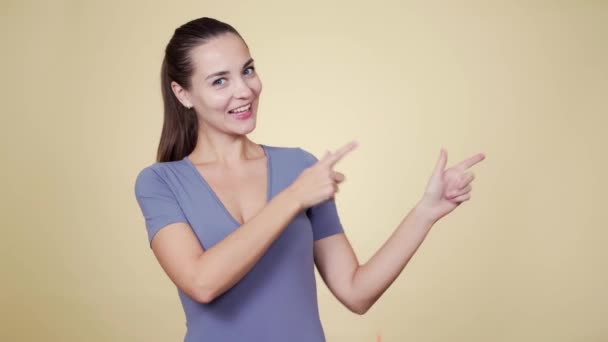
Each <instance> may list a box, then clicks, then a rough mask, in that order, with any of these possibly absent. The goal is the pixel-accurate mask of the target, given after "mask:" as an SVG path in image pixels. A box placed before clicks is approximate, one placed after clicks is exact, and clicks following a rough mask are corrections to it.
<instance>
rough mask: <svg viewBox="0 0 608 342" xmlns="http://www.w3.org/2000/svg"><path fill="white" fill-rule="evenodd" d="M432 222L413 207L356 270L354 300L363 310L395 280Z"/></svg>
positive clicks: (353, 285)
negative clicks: (382, 243) (386, 238)
mask: <svg viewBox="0 0 608 342" xmlns="http://www.w3.org/2000/svg"><path fill="white" fill-rule="evenodd" d="M433 224H434V222H433V221H432V220H431V219H429V218H428V217H427V215H425V214H424V213H423V212H421V211H420V210H419V209H418V207H414V208H413V209H412V210H411V211H410V212H409V213H408V214H407V216H406V217H405V218H404V219H403V220H402V221H401V223H400V224H399V226H398V227H397V229H395V231H394V232H393V234H392V235H391V236H390V238H389V239H388V240H387V241H386V242H385V243H384V245H383V246H382V247H381V248H380V249H379V250H378V251H377V252H376V253H375V254H374V255H373V256H372V258H371V259H369V260H368V261H367V262H366V263H365V264H363V265H361V266H359V267H358V268H357V269H356V271H355V273H354V276H353V280H352V291H353V292H352V294H353V296H354V298H356V300H355V302H356V303H358V305H359V306H360V307H363V309H362V311H366V310H367V309H368V308H369V307H371V306H372V305H373V304H374V303H375V302H376V300H378V298H380V296H381V295H382V294H383V293H384V291H386V289H387V288H388V287H389V286H390V285H391V284H392V283H393V281H395V279H396V278H397V277H398V276H399V274H400V273H401V271H402V270H403V269H404V268H405V266H406V265H407V263H408V262H409V260H410V259H411V258H412V256H413V255H414V253H415V252H416V250H417V249H418V247H419V246H420V244H422V241H424V239H425V237H426V235H427V233H428V232H429V231H430V229H431V227H432V226H433Z"/></svg>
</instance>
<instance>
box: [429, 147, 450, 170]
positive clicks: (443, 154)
mask: <svg viewBox="0 0 608 342" xmlns="http://www.w3.org/2000/svg"><path fill="white" fill-rule="evenodd" d="M447 162H448V152H447V151H446V150H445V149H444V148H441V151H440V152H439V159H438V160H437V163H436V164H435V170H434V171H433V174H435V176H440V175H442V174H443V170H444V169H445V164H446V163H447Z"/></svg>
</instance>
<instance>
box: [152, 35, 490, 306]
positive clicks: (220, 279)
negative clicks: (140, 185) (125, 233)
mask: <svg viewBox="0 0 608 342" xmlns="http://www.w3.org/2000/svg"><path fill="white" fill-rule="evenodd" d="M192 57H193V61H194V63H195V74H194V75H193V77H192V82H191V83H192V86H191V88H189V89H186V88H183V87H182V86H180V85H179V84H177V83H175V82H173V84H172V88H173V91H174V94H175V95H176V97H177V98H178V99H179V101H180V102H181V103H182V104H183V105H184V106H186V107H190V106H193V107H194V109H195V110H196V113H197V116H198V118H199V135H198V136H199V138H198V142H197V145H196V148H195V149H194V151H193V152H192V153H191V154H190V155H189V156H188V158H189V159H190V160H191V161H193V163H194V164H195V165H197V167H198V168H199V169H200V170H201V171H204V172H203V173H204V174H205V178H206V179H207V181H208V182H209V183H211V185H212V188H214V189H215V190H216V193H217V194H218V197H220V199H221V200H222V202H223V203H224V205H225V206H226V207H227V209H228V211H229V212H230V213H232V215H233V217H235V218H237V219H238V220H239V221H240V222H241V223H242V226H241V227H239V229H237V230H235V231H234V232H233V233H231V234H229V235H228V236H227V237H226V238H225V239H223V240H222V241H220V242H218V243H217V244H216V245H214V246H213V247H211V248H210V249H209V250H207V251H203V250H202V248H201V246H200V244H199V243H198V240H197V238H196V237H195V236H194V234H193V233H192V229H191V228H190V227H189V226H188V224H186V223H182V222H180V223H174V224H171V225H169V226H170V227H167V229H161V230H160V231H159V232H158V233H157V234H156V236H155V238H154V239H153V240H152V249H153V250H154V253H155V255H156V257H157V258H158V260H159V262H160V264H161V266H162V267H163V269H164V270H165V271H166V272H167V274H168V275H169V277H170V278H171V279H172V281H173V282H174V283H175V284H176V285H177V286H178V287H180V288H181V289H182V290H183V291H184V292H185V293H187V294H188V295H190V296H191V297H192V298H195V299H196V300H198V301H200V302H202V303H209V302H211V301H213V300H214V299H215V298H216V297H217V296H219V295H221V294H222V293H223V292H225V291H226V290H227V289H229V288H230V287H231V286H233V285H234V284H235V283H236V282H238V281H239V280H240V279H241V278H242V277H243V276H244V275H245V274H246V273H247V272H248V271H249V270H250V269H251V267H253V265H254V264H255V263H256V262H257V261H258V260H259V258H260V257H261V256H262V255H263V254H264V253H265V251H266V249H267V248H268V246H269V245H270V244H271V243H272V242H273V241H274V240H275V239H276V238H277V237H278V236H280V233H281V232H282V230H283V229H284V228H285V226H286V225H287V224H288V223H289V222H290V221H291V220H292V219H293V217H294V216H295V215H296V214H297V212H299V211H300V210H303V209H304V208H307V207H309V206H311V205H314V204H316V203H320V201H323V200H326V199H328V198H332V197H334V196H335V193H337V192H338V190H339V189H338V186H339V185H340V184H341V183H342V182H343V181H344V180H345V176H344V175H343V174H342V173H340V172H337V171H335V170H334V168H335V165H336V164H337V163H338V162H339V161H340V160H342V158H344V157H345V156H346V155H348V154H349V153H350V152H351V151H353V150H354V149H355V148H356V147H357V146H358V143H357V142H354V141H353V142H350V143H348V144H346V145H345V146H343V147H341V148H340V149H338V150H336V151H335V152H329V151H328V152H327V153H325V155H324V156H323V157H322V158H321V159H320V160H319V161H318V162H317V163H315V164H314V165H312V166H311V167H309V168H307V169H305V170H304V171H303V172H302V174H301V175H300V176H299V177H298V178H297V179H296V180H295V181H294V183H293V184H291V185H290V186H289V187H288V188H287V189H286V190H285V191H283V192H281V193H280V194H278V195H277V196H276V197H275V198H273V199H272V200H271V201H270V202H269V203H266V204H265V202H264V198H263V197H262V195H261V194H263V193H264V191H265V189H266V188H265V186H261V185H260V184H265V174H264V173H263V172H260V170H264V167H265V162H264V154H263V150H261V147H260V146H258V145H257V144H255V143H253V142H252V141H251V140H249V139H248V137H247V134H248V133H250V132H251V131H253V130H254V129H255V122H256V118H257V107H258V99H259V96H260V93H261V90H262V84H261V82H260V80H259V78H258V76H257V74H256V73H255V71H253V72H252V70H251V69H249V66H251V64H246V65H244V64H245V63H246V62H247V61H249V60H250V58H251V56H250V54H249V50H248V48H247V47H246V45H245V43H244V42H243V41H242V40H241V39H240V38H239V37H238V36H236V35H233V34H225V35H222V36H220V37H217V38H214V39H212V40H211V41H209V42H207V43H205V44H203V45H201V46H199V47H197V48H195V49H194V50H193V53H192ZM217 71H227V74H226V75H223V76H217V77H211V78H207V76H208V75H209V74H213V73H215V72H217ZM246 103H252V110H253V113H252V114H253V115H252V116H251V117H250V118H249V119H247V120H236V119H234V118H233V117H231V116H230V115H229V114H228V113H227V112H228V110H230V109H232V108H235V107H238V106H241V105H243V104H246ZM484 159H485V155H484V154H482V153H478V154H476V155H474V156H472V157H470V158H467V159H465V160H463V161H461V162H460V163H458V164H456V165H455V166H452V167H450V168H448V169H446V164H447V152H446V151H445V150H444V149H441V152H440V156H439V159H438V161H437V163H436V165H435V169H434V170H433V173H432V175H431V177H430V179H429V181H428V184H427V186H426V189H425V191H424V194H423V196H421V198H420V200H419V201H418V202H417V204H416V205H415V206H414V208H413V209H412V210H411V211H410V212H409V213H408V214H407V215H406V216H405V217H404V219H403V220H402V221H401V223H400V224H399V225H398V226H397V227H396V228H395V230H394V231H393V233H392V234H391V236H390V237H389V238H388V239H387V240H386V242H385V243H384V244H383V245H382V246H381V247H380V248H379V249H378V250H377V251H376V252H375V254H374V255H373V256H372V257H371V258H370V259H369V260H368V261H367V262H366V263H364V264H360V263H359V261H358V260H357V257H356V255H355V253H354V251H353V249H352V246H351V244H350V242H349V241H348V239H347V237H346V235H345V234H344V233H341V234H335V235H331V236H329V237H326V238H323V239H320V240H317V241H315V243H314V258H315V264H316V267H317V268H318V270H319V273H320V275H321V277H322V278H323V280H324V282H325V283H326V284H327V286H328V288H329V289H330V291H331V292H332V293H333V294H334V296H335V297H336V298H337V299H338V300H339V301H340V302H341V303H343V304H344V305H345V306H346V307H347V308H348V309H350V310H351V311H352V312H355V313H357V314H363V313H365V312H367V310H369V308H370V307H371V306H372V305H373V304H374V303H375V302H376V301H377V300H378V299H379V298H380V296H381V295H382V294H383V293H384V292H385V291H386V289H387V288H388V287H389V286H390V285H391V284H392V283H393V281H394V280H395V279H396V278H397V276H398V275H399V274H400V273H401V271H402V270H403V269H404V267H405V266H406V265H407V263H408V261H409V260H410V259H411V257H412V256H413V255H414V253H415V252H416V250H417V249H418V247H419V246H420V244H421V243H422V241H423V240H424V238H425V237H426V235H427V234H428V232H429V231H430V229H431V227H432V226H433V225H434V224H435V222H437V221H438V220H440V219H441V218H443V217H445V216H446V215H448V214H449V213H450V212H452V211H453V210H454V209H455V208H457V207H458V206H459V205H460V204H461V203H462V202H464V201H467V200H469V199H470V193H471V190H472V185H471V183H472V181H473V179H474V175H473V173H472V172H470V171H468V170H469V169H470V168H471V167H472V166H474V165H475V164H477V163H479V162H480V161H482V160H484ZM251 175H253V176H252V177H253V178H247V177H251ZM256 179H257V180H256ZM244 180H246V181H244ZM232 183H235V184H238V186H237V188H239V191H240V193H239V196H238V197H235V198H230V197H229V196H228V195H226V194H227V193H228V192H230V191H229V190H230V189H229V184H232ZM248 184H249V187H247V185H248ZM251 184H254V185H253V186H252V185H251ZM255 184H257V187H256V185H255Z"/></svg>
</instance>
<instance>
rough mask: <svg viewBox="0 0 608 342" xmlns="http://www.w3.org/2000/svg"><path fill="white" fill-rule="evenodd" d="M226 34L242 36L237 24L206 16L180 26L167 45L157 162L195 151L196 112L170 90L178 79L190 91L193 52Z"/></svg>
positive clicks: (163, 72)
mask: <svg viewBox="0 0 608 342" xmlns="http://www.w3.org/2000/svg"><path fill="white" fill-rule="evenodd" d="M226 33H233V34H236V35H237V36H239V37H240V38H241V39H243V38H242V37H241V35H240V34H239V33H238V32H237V31H236V29H234V27H232V26H230V25H228V24H226V23H223V22H221V21H219V20H216V19H213V18H208V17H203V18H199V19H195V20H192V21H190V22H188V23H186V24H184V25H182V26H180V27H178V28H177V29H176V30H175V32H174V33H173V37H171V40H170V41H169V43H168V44H167V47H166V48H165V57H164V58H163V63H162V67H161V74H160V78H161V91H162V95H163V104H164V119H163V120H164V121H163V129H162V133H161V137H160V143H159V145H158V151H157V155H156V161H157V162H167V161H175V160H181V159H183V158H184V157H185V156H187V155H188V154H190V153H191V152H192V151H193V150H194V147H195V146H196V141H197V138H198V119H197V116H196V112H195V111H194V109H188V108H186V107H184V106H183V105H182V104H181V102H179V100H178V99H177V97H176V96H175V94H174V93H173V90H172V89H171V82H172V81H175V82H177V83H178V84H179V85H181V86H182V87H183V88H184V89H187V90H189V89H190V88H191V82H190V79H191V77H192V74H193V73H194V63H193V61H192V58H191V55H190V52H191V51H192V49H194V48H195V47H197V46H199V45H201V44H204V43H206V42H207V41H209V40H210V39H212V38H215V37H217V36H220V35H222V34H226ZM243 41H244V40H243ZM245 45H246V44H245Z"/></svg>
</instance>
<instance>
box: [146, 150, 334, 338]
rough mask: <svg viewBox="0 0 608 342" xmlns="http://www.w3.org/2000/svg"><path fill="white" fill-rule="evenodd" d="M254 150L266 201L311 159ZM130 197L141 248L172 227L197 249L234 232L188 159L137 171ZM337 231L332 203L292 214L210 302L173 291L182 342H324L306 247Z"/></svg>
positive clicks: (304, 153) (295, 153)
mask: <svg viewBox="0 0 608 342" xmlns="http://www.w3.org/2000/svg"><path fill="white" fill-rule="evenodd" d="M261 146H262V148H263V149H264V153H265V154H266V158H267V167H268V172H267V175H268V180H267V181H268V182H267V202H269V201H270V200H271V199H272V198H273V197H274V196H276V195H277V194H278V193H280V192H281V191H283V190H284V189H285V188H286V187H287V186H289V185H290V184H291V183H293V181H295V179H296V178H297V177H298V176H299V175H300V173H301V172H302V171H303V170H304V169H305V168H307V167H309V166H311V165H312V164H313V163H315V162H316V161H317V160H318V159H317V158H316V157H315V156H314V155H313V154H312V153H310V152H308V151H306V150H304V149H302V148H300V147H278V146H267V145H262V144H261ZM134 190H135V197H136V199H137V203H138V204H139V207H140V209H141V212H142V214H143V217H144V221H145V227H146V230H147V236H148V245H149V246H150V244H151V242H152V239H153V238H154V236H155V234H156V233H157V232H158V231H159V230H160V229H162V228H164V227H166V226H167V225H168V224H171V223H175V222H186V223H188V224H189V225H190V227H191V228H192V230H193V232H194V234H195V235H196V237H197V239H198V241H199V243H200V244H201V246H202V247H203V249H205V250H207V249H209V248H211V247H212V246H213V245H215V244H216V243H218V242H219V241H221V240H222V239H224V238H225V237H226V236H227V235H228V234H230V233H231V232H233V231H234V230H235V229H238V228H239V226H240V224H239V223H238V222H237V221H236V220H235V219H234V217H232V215H231V214H230V213H229V212H228V210H227V209H226V207H225V206H224V205H223V204H222V202H221V201H220V200H219V198H218V196H217V195H216V194H215V193H214V192H213V190H212V189H211V187H210V186H209V184H208V183H207V182H206V181H205V179H204V177H203V176H202V175H201V173H200V172H199V171H198V170H197V169H196V167H195V166H194V164H192V162H191V161H190V160H189V159H188V158H183V159H181V160H177V161H171V162H162V163H158V162H157V163H154V164H151V165H148V166H146V167H144V168H143V169H142V170H141V171H140V172H139V174H138V175H137V177H136V180H135V187H134ZM342 232H343V227H342V224H341V222H340V218H339V216H338V212H337V208H336V203H335V200H334V199H329V200H326V201H324V202H321V203H319V204H317V205H315V206H313V207H310V208H307V209H305V210H302V211H300V212H299V213H298V214H297V215H296V216H295V217H294V218H293V220H292V221H290V222H289V224H288V225H287V227H286V228H285V230H284V231H283V232H282V233H281V234H280V235H279V237H278V238H277V239H276V240H275V241H274V242H273V243H272V244H271V245H270V247H269V248H268V250H267V251H266V252H265V253H264V255H263V256H262V257H261V258H260V260H258V262H257V263H256V264H255V265H254V266H253V267H252V269H251V270H250V271H249V272H247V274H245V276H243V278H241V279H240V280H239V282H237V283H236V284H235V285H234V286H233V287H232V288H230V289H229V290H227V291H226V292H224V293H223V294H222V295H220V296H218V297H216V298H215V299H214V300H213V301H212V302H210V303H208V304H205V303H200V302H197V301H195V300H193V299H192V298H190V297H189V296H188V295H186V294H185V293H184V292H183V291H182V290H181V289H179V288H176V289H177V293H178V296H179V298H180V301H181V304H182V306H183V309H184V313H185V316H186V333H185V336H184V342H200V341H226V342H231V341H265V342H274V341H277V342H278V341H281V342H283V341H290V342H299V341H301V342H322V341H325V335H324V332H323V327H322V325H321V321H320V317H319V311H318V303H317V291H316V283H315V274H314V255H313V243H314V241H316V240H319V239H322V238H325V237H327V236H330V235H333V234H338V233H342Z"/></svg>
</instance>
